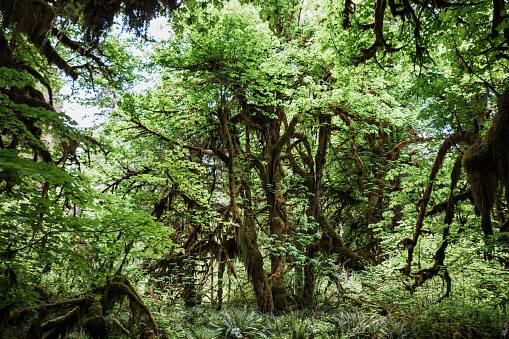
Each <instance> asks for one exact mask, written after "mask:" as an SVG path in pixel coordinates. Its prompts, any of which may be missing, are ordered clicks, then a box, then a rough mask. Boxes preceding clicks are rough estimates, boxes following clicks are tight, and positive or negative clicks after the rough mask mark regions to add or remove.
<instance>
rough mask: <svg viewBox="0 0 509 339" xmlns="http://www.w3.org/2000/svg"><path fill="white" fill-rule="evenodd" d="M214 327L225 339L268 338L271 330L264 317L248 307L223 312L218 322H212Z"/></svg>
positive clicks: (218, 335) (219, 335) (220, 336)
mask: <svg viewBox="0 0 509 339" xmlns="http://www.w3.org/2000/svg"><path fill="white" fill-rule="evenodd" d="M212 328H213V329H214V331H215V332H216V335H217V337H219V338H225V339H236V338H244V337H252V338H267V336H268V330H269V328H268V327H267V325H266V324H265V322H264V320H263V319H262V317H261V316H260V315H258V314H257V313H256V312H254V311H252V310H250V309H248V308H247V307H245V308H244V309H243V310H241V311H228V312H225V313H223V314H222V315H221V317H220V318H219V320H218V321H217V322H212Z"/></svg>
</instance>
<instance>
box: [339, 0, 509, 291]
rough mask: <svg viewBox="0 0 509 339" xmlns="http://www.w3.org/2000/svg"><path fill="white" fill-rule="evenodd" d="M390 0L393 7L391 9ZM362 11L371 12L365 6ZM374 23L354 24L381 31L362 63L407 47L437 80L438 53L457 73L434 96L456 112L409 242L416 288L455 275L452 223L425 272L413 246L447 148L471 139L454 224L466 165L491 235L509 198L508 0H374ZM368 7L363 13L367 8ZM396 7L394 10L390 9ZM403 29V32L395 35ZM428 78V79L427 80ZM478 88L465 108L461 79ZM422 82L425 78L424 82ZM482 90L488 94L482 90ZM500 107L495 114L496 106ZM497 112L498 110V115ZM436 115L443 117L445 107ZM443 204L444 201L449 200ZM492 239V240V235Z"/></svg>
mask: <svg viewBox="0 0 509 339" xmlns="http://www.w3.org/2000/svg"><path fill="white" fill-rule="evenodd" d="M387 6H388V10H387ZM344 8H345V9H344V12H343V13H344V19H343V27H345V28H348V27H351V26H352V24H351V17H352V16H353V15H354V13H355V12H360V11H359V10H356V8H355V5H354V4H353V3H352V2H350V1H345V3H344ZM362 8H363V9H362V10H361V11H366V8H365V7H362ZM374 8H375V10H374V12H373V14H372V16H371V18H372V20H373V21H372V23H369V22H368V25H364V26H363V25H353V26H352V29H364V28H366V29H372V30H373V32H374V36H370V37H369V38H368V39H366V40H364V41H363V42H362V44H364V45H365V46H367V47H366V48H363V49H361V53H360V54H359V55H358V57H357V58H356V59H355V63H356V64H360V63H363V62H367V61H369V60H375V61H379V59H382V60H383V59H384V58H385V64H386V65H387V62H389V58H388V57H387V55H388V53H394V52H397V51H406V52H408V53H409V55H410V57H411V61H413V63H414V65H418V70H419V78H420V79H424V81H426V80H427V79H430V78H432V77H433V73H432V72H430V71H428V72H426V70H433V69H434V67H433V66H431V65H430V64H433V65H437V61H435V60H437V59H439V60H440V61H439V62H441V61H445V65H444V64H441V63H440V64H439V65H443V66H445V67H450V65H453V67H452V68H450V70H451V73H452V74H451V80H450V81H443V80H438V79H436V78H435V80H434V81H433V83H432V84H431V86H432V87H431V88H432V89H433V91H432V93H430V96H431V97H434V98H435V100H442V101H443V102H444V104H443V105H442V108H445V107H447V108H448V109H449V110H450V112H452V114H453V116H452V117H451V119H450V120H449V121H451V122H450V123H449V124H447V126H448V128H450V129H451V130H453V131H455V132H454V133H452V132H451V133H449V135H448V137H447V139H446V140H445V141H444V143H443V144H442V146H441V148H440V150H439V152H438V155H437V157H436V159H435V163H434V165H433V167H432V170H431V173H430V175H429V183H428V185H427V187H426V190H425V192H424V197H423V200H422V203H421V206H420V213H419V218H418V220H417V223H416V226H415V231H414V234H413V237H412V239H409V240H410V241H408V246H407V249H408V258H407V263H406V266H405V267H404V268H403V269H402V271H403V272H404V273H405V274H406V275H410V274H411V275H412V276H413V277H415V282H414V283H413V284H412V286H410V287H409V288H410V290H414V289H415V288H416V287H418V286H420V285H422V284H423V283H424V282H425V281H426V280H427V279H429V278H431V277H434V276H436V275H437V274H439V273H441V274H443V275H444V277H445V278H446V279H447V280H448V282H449V286H450V278H449V277H448V274H447V271H446V270H445V271H444V268H443V267H444V259H445V249H446V247H447V245H448V243H449V241H448V240H447V237H448V235H449V228H448V227H447V228H445V229H444V233H443V239H444V241H443V243H442V245H441V246H440V247H439V248H438V249H437V252H436V254H435V258H436V260H435V264H434V265H433V267H431V268H425V269H422V270H419V271H418V272H411V265H412V262H413V251H414V248H415V246H416V244H417V242H418V240H419V237H420V236H421V234H422V232H421V231H422V227H423V220H424V217H425V216H426V213H427V212H426V211H427V207H428V203H429V199H430V194H431V192H432V189H433V182H434V180H435V179H436V175H437V172H438V170H439V169H440V168H441V166H442V163H443V161H444V157H445V155H446V153H447V152H448V151H449V150H451V149H452V148H453V147H455V146H456V145H468V147H467V148H466V149H464V150H462V151H461V152H460V153H459V155H458V157H457V164H456V166H455V167H454V169H453V170H452V173H451V186H450V196H449V199H448V202H447V203H446V204H445V205H446V206H447V208H446V211H447V212H446V216H445V220H444V222H445V224H451V222H452V217H453V213H454V205H455V204H456V203H457V202H459V201H461V200H462V199H460V198H459V196H461V195H462V194H464V193H465V192H462V193H461V194H460V195H457V196H456V195H455V194H454V193H453V191H454V188H455V187H456V184H457V182H458V180H459V178H460V173H461V170H462V169H464V170H465V172H466V175H467V178H468V182H469V184H470V194H472V198H473V202H474V204H475V207H476V210H477V211H478V213H480V215H481V217H482V222H481V228H482V231H483V233H484V235H485V236H487V239H489V238H490V237H489V236H491V235H493V233H494V232H493V222H492V218H493V217H492V214H493V207H494V206H495V204H496V202H497V201H499V199H501V197H502V196H503V197H504V199H505V200H506V201H507V198H508V196H507V189H508V187H507V186H508V183H509V182H508V180H507V175H506V170H505V168H506V167H507V162H508V155H507V151H506V150H507V146H508V144H507V138H506V136H507V135H508V134H507V133H508V131H507V126H508V125H507V119H508V114H509V111H508V106H507V105H508V104H507V103H508V98H509V88H508V83H507V77H506V76H505V74H506V72H507V66H508V65H507V60H508V58H507V55H506V49H507V44H508V43H509V41H508V38H509V30H508V28H507V25H508V16H507V15H506V11H507V4H505V2H504V1H498V0H495V1H493V2H491V3H489V2H484V3H451V2H447V1H439V2H432V3H428V2H419V1H417V2H414V3H412V4H411V3H409V2H407V1H401V2H398V1H386V0H379V1H376V3H375V7H374ZM363 13H364V12H363ZM389 14H390V15H389ZM399 30H401V33H402V34H401V37H403V39H397V40H396V39H395V34H397V33H396V32H398V31H399ZM420 81H422V80H420ZM456 81H460V82H461V84H462V85H463V86H466V88H467V90H468V88H470V89H472V90H473V91H472V92H470V93H471V94H470V98H471V99H470V101H469V100H463V102H462V105H463V107H461V106H460V107H458V100H456V99H457V96H456V93H455V91H458V90H459V88H458V87H457V86H456V84H455V82H456ZM420 84H421V85H422V84H423V82H420ZM479 93H482V94H479ZM492 107H493V108H496V111H495V112H494V113H493V112H492V110H491V108H492ZM492 114H493V115H492ZM436 118H437V119H439V120H440V119H444V117H443V116H442V115H441V114H438V115H437V116H436ZM504 190H505V192H506V193H505V195H504V193H503V191H504ZM445 205H444V206H445ZM497 212H498V213H495V214H494V217H495V220H497V219H498V220H497V222H498V226H497V227H498V228H499V230H500V232H505V231H506V225H507V224H506V223H505V220H506V216H505V213H504V212H503V211H501V210H500V209H498V210H497ZM487 241H490V240H487Z"/></svg>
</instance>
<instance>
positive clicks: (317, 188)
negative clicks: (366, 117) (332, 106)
mask: <svg viewBox="0 0 509 339" xmlns="http://www.w3.org/2000/svg"><path fill="white" fill-rule="evenodd" d="M318 123H319V125H320V130H319V132H318V149H317V151H316V154H315V162H314V171H313V172H314V173H312V176H311V177H310V179H311V183H310V184H311V185H309V188H310V192H312V195H311V198H310V201H309V207H308V210H307V216H308V218H309V220H310V222H313V223H314V224H315V226H314V227H312V228H310V229H309V230H308V234H310V235H312V236H313V237H314V236H315V234H316V230H317V227H318V225H319V221H320V219H321V218H320V198H321V193H322V179H323V169H324V167H325V162H326V156H327V145H328V144H329V140H330V134H331V115H330V114H322V113H321V112H320V113H319V115H318ZM316 240H317V239H314V241H313V242H312V243H311V244H309V245H308V246H307V250H306V256H307V260H308V263H307V264H306V265H305V266H304V291H303V304H304V305H305V306H312V305H314V303H315V265H314V263H313V261H314V259H315V257H316V252H317V246H316Z"/></svg>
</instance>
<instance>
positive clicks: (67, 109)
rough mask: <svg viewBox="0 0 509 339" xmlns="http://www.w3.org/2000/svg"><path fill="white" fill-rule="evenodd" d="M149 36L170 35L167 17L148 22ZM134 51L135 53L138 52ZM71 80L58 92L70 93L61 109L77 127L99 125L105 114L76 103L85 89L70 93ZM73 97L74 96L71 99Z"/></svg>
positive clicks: (156, 37)
mask: <svg viewBox="0 0 509 339" xmlns="http://www.w3.org/2000/svg"><path fill="white" fill-rule="evenodd" d="M148 33H149V36H151V37H153V38H154V39H155V40H156V41H161V40H164V39H167V38H169V37H170V36H171V29H170V27H169V25H168V19H167V18H163V17H160V18H157V19H154V20H152V21H151V22H150V26H149V29H148ZM122 34H125V35H126V37H128V36H129V34H128V33H122ZM138 53H139V54H140V55H141V54H142V53H143V52H142V51H139V52H138ZM138 53H135V54H138ZM71 86H72V82H69V83H68V84H66V85H64V87H63V88H62V90H61V91H60V94H62V95H63V96H67V95H71V94H73V95H72V97H71V98H70V99H69V100H66V101H64V103H63V107H62V111H63V112H64V113H65V114H67V115H68V116H69V117H71V118H72V119H73V120H74V121H76V122H77V123H78V127H81V128H89V127H94V126H97V125H100V124H102V123H104V122H105V121H104V120H105V116H104V114H101V113H102V112H103V110H104V109H103V108H101V107H98V106H85V105H81V104H80V103H78V101H77V100H76V99H77V98H81V99H82V98H85V97H86V96H87V94H86V93H85V91H76V90H75V92H74V93H72V88H71ZM73 97H74V98H76V99H74V100H73Z"/></svg>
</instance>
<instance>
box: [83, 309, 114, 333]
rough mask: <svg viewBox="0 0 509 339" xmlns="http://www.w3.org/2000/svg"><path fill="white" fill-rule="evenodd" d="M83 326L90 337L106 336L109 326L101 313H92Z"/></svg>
mask: <svg viewBox="0 0 509 339" xmlns="http://www.w3.org/2000/svg"><path fill="white" fill-rule="evenodd" d="M83 326H84V327H85V330H86V331H87V333H88V334H89V335H90V337H91V338H92V339H104V338H107V337H108V332H109V326H108V323H107V322H106V319H105V318H104V317H103V316H102V315H93V316H91V317H89V318H87V319H86V320H85V323H84V325H83Z"/></svg>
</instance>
